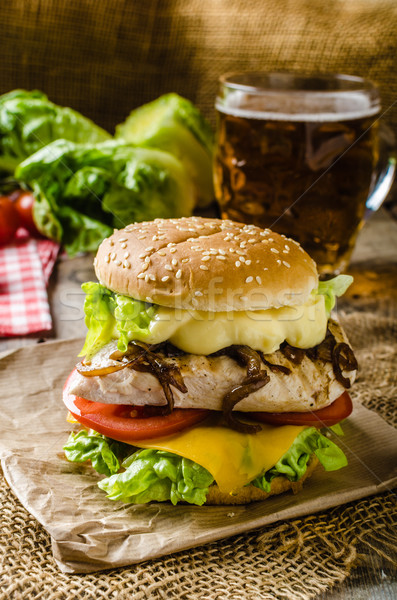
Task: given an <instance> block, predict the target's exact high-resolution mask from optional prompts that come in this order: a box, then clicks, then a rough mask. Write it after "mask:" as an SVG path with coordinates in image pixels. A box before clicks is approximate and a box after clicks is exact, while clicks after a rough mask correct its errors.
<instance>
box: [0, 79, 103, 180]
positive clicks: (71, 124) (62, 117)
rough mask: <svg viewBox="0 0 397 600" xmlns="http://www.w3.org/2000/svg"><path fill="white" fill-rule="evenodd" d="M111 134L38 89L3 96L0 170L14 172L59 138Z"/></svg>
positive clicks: (91, 138) (79, 139)
mask: <svg viewBox="0 0 397 600" xmlns="http://www.w3.org/2000/svg"><path fill="white" fill-rule="evenodd" d="M110 137H111V136H110V134H109V133H107V132H106V131H104V130H103V129H101V128H100V127H98V126H97V125H95V123H93V122H92V121H90V119H87V118H86V117H83V116H82V115H81V114H79V113H78V112H76V111H74V110H72V109H71V108H67V107H63V106H57V105H56V104H54V103H53V102H50V100H48V98H47V96H46V95H45V94H43V93H42V92H39V91H37V90H34V91H31V92H28V91H25V90H14V91H13V92H9V93H7V94H3V95H2V96H0V171H5V172H8V173H13V172H14V170H15V168H16V167H17V165H18V164H19V163H20V162H21V161H23V160H24V159H25V158H27V157H28V156H30V155H31V154H34V153H35V152H36V151H37V150H39V149H40V148H42V147H43V146H45V145H46V144H49V143H50V142H52V141H54V140H56V139H59V138H63V139H66V140H71V141H73V142H84V143H92V144H96V143H99V142H103V141H105V140H107V139H110Z"/></svg>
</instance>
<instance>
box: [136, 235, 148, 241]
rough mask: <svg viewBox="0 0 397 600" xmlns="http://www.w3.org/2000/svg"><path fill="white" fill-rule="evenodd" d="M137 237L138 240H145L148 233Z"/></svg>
mask: <svg viewBox="0 0 397 600" xmlns="http://www.w3.org/2000/svg"><path fill="white" fill-rule="evenodd" d="M137 239H138V240H144V239H146V235H138V236H137Z"/></svg>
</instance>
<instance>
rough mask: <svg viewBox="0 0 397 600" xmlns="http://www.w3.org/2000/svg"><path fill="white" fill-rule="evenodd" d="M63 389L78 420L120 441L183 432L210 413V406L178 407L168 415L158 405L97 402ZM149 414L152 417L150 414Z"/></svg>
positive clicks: (67, 401)
mask: <svg viewBox="0 0 397 600" xmlns="http://www.w3.org/2000/svg"><path fill="white" fill-rule="evenodd" d="M67 384H68V381H66V383H65V387H64V389H63V401H64V403H65V405H66V408H67V409H68V410H69V411H70V412H71V413H72V415H73V416H74V418H75V419H76V421H79V423H81V424H82V425H85V426H86V427H89V428H90V429H94V430H95V431H97V432H98V433H102V434H103V435H106V436H107V437H110V438H112V439H113V440H117V441H119V442H128V443H132V444H133V442H134V441H138V440H143V439H150V438H158V437H163V436H167V435H171V434H172V433H177V432H178V431H182V430H183V429H186V427H189V426H191V425H195V424H196V423H199V422H200V421H203V420H204V419H205V418H206V417H207V416H208V415H209V414H210V413H211V411H210V410H207V409H198V408H197V409H196V408H175V409H174V410H173V411H172V412H171V413H170V414H167V415H154V416H153V415H152V414H151V413H153V412H154V411H155V409H154V407H150V409H149V410H148V408H149V407H137V406H131V405H127V404H105V403H103V402H93V401H92V400H86V399H85V398H80V397H79V396H74V395H73V394H70V393H69V392H68V391H67ZM147 415H149V416H147Z"/></svg>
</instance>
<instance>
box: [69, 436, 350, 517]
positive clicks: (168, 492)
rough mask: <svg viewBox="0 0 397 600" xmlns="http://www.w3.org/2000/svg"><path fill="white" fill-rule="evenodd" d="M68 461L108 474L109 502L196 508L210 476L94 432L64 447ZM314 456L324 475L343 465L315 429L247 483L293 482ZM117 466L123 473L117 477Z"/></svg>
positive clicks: (184, 461) (193, 466)
mask: <svg viewBox="0 0 397 600" xmlns="http://www.w3.org/2000/svg"><path fill="white" fill-rule="evenodd" d="M64 449H65V454H66V457H67V458H68V460H71V461H74V462H84V461H86V460H91V462H92V466H93V467H94V469H96V470H97V471H98V472H99V473H103V474H105V475H107V478H106V479H103V480H102V481H100V482H99V483H98V486H99V487H100V488H101V489H102V490H104V491H105V492H106V493H107V496H108V498H109V499H111V500H121V501H123V502H131V503H136V504H137V503H145V502H150V501H152V500H155V501H157V502H165V501H167V500H170V501H171V502H172V503H173V504H177V503H178V502H180V501H185V502H189V503H190V504H197V505H199V506H201V505H202V504H204V502H205V499H206V496H207V493H208V487H209V486H210V485H211V484H212V483H213V482H214V479H213V477H212V475H211V474H210V473H209V472H208V471H207V470H206V469H205V468H204V467H201V466H200V465H198V464H197V463H195V462H193V461H191V460H189V459H187V458H183V457H181V456H177V455H176V454H172V453H171V452H167V451H164V450H153V449H145V450H138V451H135V452H134V453H131V452H132V451H133V449H132V446H130V445H128V444H123V443H121V442H115V441H114V440H111V439H109V438H106V437H105V436H101V435H100V434H97V433H95V432H93V433H89V432H87V431H81V432H79V433H78V434H72V435H71V437H70V438H69V440H68V442H67V444H66V445H65V447H64ZM312 454H315V455H316V456H317V458H318V459H319V461H320V462H321V464H322V465H323V467H324V468H325V470H326V471H334V470H337V469H340V468H342V467H344V466H346V465H347V460H346V457H345V455H344V453H343V452H342V450H340V448H338V447H337V446H336V445H335V444H334V443H333V442H332V441H331V440H330V439H328V438H327V437H326V436H324V435H322V434H321V433H320V432H319V431H318V429H316V428H315V427H309V428H307V429H304V430H303V431H302V432H301V433H300V434H299V435H298V436H297V438H296V439H295V441H294V442H293V444H292V446H291V447H290V449H289V450H288V451H287V452H286V453H285V454H284V455H283V456H282V458H281V459H280V460H279V461H278V462H277V464H276V465H275V466H274V467H273V468H272V469H270V470H268V471H267V472H266V473H264V474H263V475H261V476H260V477H257V478H256V479H255V480H254V481H252V482H251V483H252V484H253V485H255V486H256V487H259V488H260V489H262V490H264V491H266V492H269V491H270V485H271V482H272V480H273V479H274V478H275V477H278V476H280V475H283V476H285V477H287V478H288V479H289V480H290V481H298V480H299V479H301V477H303V475H304V474H305V472H306V469H307V464H308V462H309V459H310V456H311V455H312ZM120 466H121V467H122V468H123V469H125V470H124V471H121V472H119V471H120V470H121V469H120Z"/></svg>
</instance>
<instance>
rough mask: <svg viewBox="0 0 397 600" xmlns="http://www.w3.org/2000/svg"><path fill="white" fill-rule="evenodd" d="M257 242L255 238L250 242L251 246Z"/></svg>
mask: <svg viewBox="0 0 397 600" xmlns="http://www.w3.org/2000/svg"><path fill="white" fill-rule="evenodd" d="M255 242H256V239H255V238H251V239H249V240H248V243H249V244H255Z"/></svg>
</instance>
